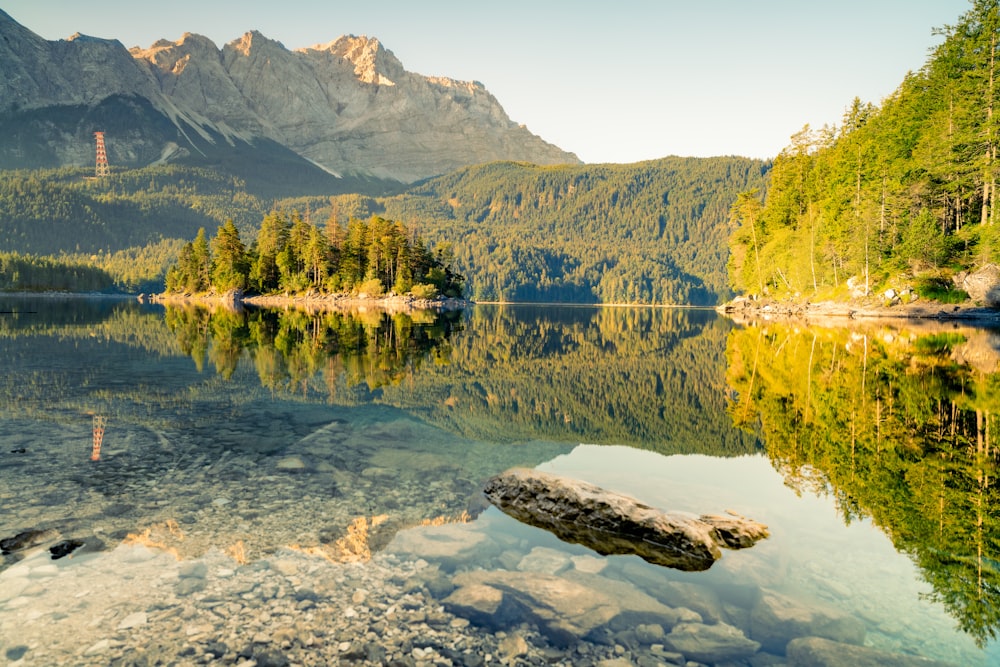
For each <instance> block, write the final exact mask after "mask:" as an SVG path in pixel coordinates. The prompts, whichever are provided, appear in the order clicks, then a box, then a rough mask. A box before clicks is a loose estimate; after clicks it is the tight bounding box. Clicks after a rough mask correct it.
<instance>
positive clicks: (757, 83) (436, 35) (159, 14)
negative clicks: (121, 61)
mask: <svg viewBox="0 0 1000 667" xmlns="http://www.w3.org/2000/svg"><path fill="white" fill-rule="evenodd" d="M969 7H970V4H969V2H968V0H838V1H837V2H829V3H827V2H815V1H814V0H686V1H683V2H681V1H676V0H659V1H657V0H615V1H614V2H610V1H608V2H587V1H585V0H507V1H506V2H475V1H474V0H424V1H422V2H421V1H419V0H378V1H377V2H365V1H364V0H351V1H349V2H342V1H340V0H283V1H282V0H267V1H259V0H238V1H234V0H169V1H168V2H148V3H144V2H136V1H132V2H128V1H125V0H87V1H86V2H84V1H82V0H0V8H2V9H3V10H4V11H6V12H7V13H8V14H10V15H11V16H12V17H13V18H14V19H15V20H17V21H18V22H19V23H21V24H22V25H24V26H26V27H27V28H29V29H31V30H32V31H34V32H36V33H37V34H39V35H41V36H42V37H45V38H46V39H60V38H65V37H68V36H69V35H71V34H73V33H74V32H81V33H84V34H87V35H93V36H96V37H108V38H116V39H118V40H120V41H121V42H122V43H124V44H125V46H143V47H145V46H149V45H150V44H152V43H153V42H154V41H156V40H157V39H160V38H166V39H170V40H176V39H179V38H180V36H181V35H182V34H183V33H185V32H194V33H198V34H201V35H205V36H207V37H209V38H211V39H212V40H214V41H215V42H216V44H218V45H219V46H221V45H223V44H225V43H226V42H229V41H231V40H233V39H236V38H238V37H240V36H241V35H242V34H243V33H245V32H247V31H249V30H259V31H260V32H262V33H263V34H265V35H266V36H268V37H270V38H271V39H275V40H278V41H280V42H282V43H283V44H284V45H285V46H286V47H288V48H290V49H294V48H299V47H304V46H311V45H313V44H318V43H325V42H329V41H331V40H333V39H335V38H337V37H339V36H340V35H343V34H355V35H369V36H372V37H377V38H378V39H379V40H380V41H381V42H382V43H383V45H384V46H385V47H386V48H388V49H389V50H391V51H392V52H393V53H395V54H396V56H397V57H398V58H399V59H400V60H401V61H402V62H403V65H404V66H405V67H406V69H408V70H410V71H412V72H418V73H420V74H426V75H434V76H447V77H451V78H455V79H463V80H470V79H475V80H478V81H482V82H483V83H484V84H485V85H486V87H487V88H488V89H489V90H490V92H492V93H493V94H494V95H495V96H496V97H497V98H498V99H499V100H500V103H501V104H502V105H503V107H504V109H505V110H506V111H507V113H508V115H510V117H511V118H512V119H513V120H514V121H516V122H518V123H524V124H525V125H527V127H528V129H529V130H531V131H532V132H534V133H535V134H538V135H539V136H541V137H542V138H543V139H545V140H547V141H549V142H552V143H554V144H556V145H558V146H559V147H561V148H563V149H565V150H569V151H573V152H575V153H576V154H577V155H578V156H579V157H580V158H581V159H582V160H584V161H585V162H636V161H639V160H646V159H653V158H659V157H663V156H666V155H692V156H713V155H746V156H750V157H772V156H774V155H776V154H777V153H778V152H779V151H780V150H781V149H782V148H784V147H785V146H787V145H788V143H789V137H790V136H791V135H792V134H793V133H795V132H797V131H798V130H799V129H800V128H801V127H802V126H803V125H804V124H806V123H809V124H810V125H812V126H813V127H820V126H822V125H823V124H824V123H838V122H839V121H840V118H841V116H842V115H843V112H844V109H845V108H846V107H847V106H848V105H849V104H850V102H851V100H852V99H853V98H854V97H855V96H858V97H860V98H861V99H862V100H865V101H870V102H875V103H878V102H879V101H880V100H881V99H882V98H883V97H885V96H886V95H888V94H889V93H891V92H892V91H893V90H895V88H896V87H897V86H898V85H899V83H900V82H901V81H902V79H903V76H904V75H905V74H906V72H907V71H910V70H917V69H920V67H921V66H922V65H923V64H924V62H925V61H926V59H927V53H928V49H929V48H930V47H932V46H933V45H935V44H937V43H939V41H940V39H941V38H940V37H935V36H933V35H932V29H933V28H935V27H940V26H942V25H945V24H952V23H955V22H956V20H957V19H958V17H959V16H960V15H961V14H962V13H964V12H965V11H966V10H967V9H968V8H969Z"/></svg>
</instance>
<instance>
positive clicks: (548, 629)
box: [444, 570, 683, 647]
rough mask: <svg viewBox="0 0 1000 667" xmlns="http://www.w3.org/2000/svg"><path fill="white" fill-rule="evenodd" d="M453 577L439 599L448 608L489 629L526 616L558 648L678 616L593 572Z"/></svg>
mask: <svg viewBox="0 0 1000 667" xmlns="http://www.w3.org/2000/svg"><path fill="white" fill-rule="evenodd" d="M452 581H453V582H454V584H455V585H456V586H458V588H457V589H456V590H455V591H454V592H453V593H452V594H451V595H450V596H448V598H446V599H445V601H444V604H445V607H446V608H447V609H448V610H449V611H450V612H451V613H454V614H456V615H459V616H462V617H465V618H468V619H469V620H470V621H473V622H478V623H480V624H481V625H486V626H488V627H491V628H500V627H503V626H504V624H509V623H521V622H524V621H526V620H527V621H528V622H531V623H535V624H536V625H538V627H539V629H540V630H541V632H542V633H543V634H545V635H546V636H547V637H548V638H549V640H550V641H551V642H552V643H553V644H556V645H558V646H563V647H565V646H569V645H571V644H573V643H575V642H576V641H577V640H578V639H580V638H585V639H588V640H590V641H596V642H604V643H606V642H607V641H608V640H609V638H610V637H611V636H612V635H613V633H614V632H615V631H617V630H622V629H624V628H628V627H634V626H635V625H638V624H657V625H660V626H661V627H673V626H674V625H675V624H677V623H678V622H679V620H680V619H681V618H683V615H682V614H681V613H680V612H678V611H677V610H674V609H671V608H669V607H666V606H664V605H662V604H660V603H659V602H657V601H656V600H654V599H653V598H651V597H649V596H648V595H646V594H645V593H643V592H642V591H640V590H639V589H637V588H635V587H634V586H631V585H629V584H625V583H623V582H618V581H611V580H609V579H605V578H604V577H600V576H597V575H577V576H575V577H574V578H573V579H568V578H566V577H559V576H555V575H551V574H545V573H541V572H510V571H507V570H494V571H490V570H471V571H468V572H462V573H459V574H457V575H455V577H454V578H453V580H452ZM497 592H499V594H500V595H497ZM512 610H515V611H514V612H513V613H512Z"/></svg>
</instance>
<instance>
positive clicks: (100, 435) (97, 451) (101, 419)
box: [90, 415, 108, 461]
mask: <svg viewBox="0 0 1000 667" xmlns="http://www.w3.org/2000/svg"><path fill="white" fill-rule="evenodd" d="M107 425H108V418H107V417H106V416H105V415H94V448H93V449H92V450H90V460H91V461H100V460H101V445H102V444H104V428H105V427H106V426H107Z"/></svg>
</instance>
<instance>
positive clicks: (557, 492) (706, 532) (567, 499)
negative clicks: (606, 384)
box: [484, 468, 768, 571]
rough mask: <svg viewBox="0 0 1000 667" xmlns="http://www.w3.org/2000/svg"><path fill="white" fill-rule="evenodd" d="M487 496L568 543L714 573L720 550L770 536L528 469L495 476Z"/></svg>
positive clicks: (742, 522)
mask: <svg viewBox="0 0 1000 667" xmlns="http://www.w3.org/2000/svg"><path fill="white" fill-rule="evenodd" d="M484 493H485V494H486V497H487V498H489V500H490V502H492V503H493V504H494V505H496V506H497V507H498V508H500V509H501V510H502V511H504V512H505V513H507V514H509V515H510V516H512V517H514V518H516V519H518V520H519V521H522V522H524V523H527V524H530V525H533V526H537V527H539V528H544V529H546V530H548V531H549V532H551V533H553V534H555V535H556V536H557V537H559V538H560V539H562V540H564V541H566V542H573V543H576V544H582V545H584V546H586V547H589V548H591V549H593V550H594V551H597V552H598V553H601V554H605V555H608V554H636V555H638V556H640V557H641V558H643V559H644V560H646V561H648V562H650V563H655V564H657V565H664V566H667V567H672V568H676V569H679V570H686V571H701V570H707V569H708V568H710V567H711V566H712V564H713V563H714V562H715V561H716V560H718V559H719V558H721V557H722V552H721V551H720V547H727V548H730V549H742V548H746V547H749V546H752V545H753V544H754V543H756V542H757V541H758V540H761V539H764V538H766V537H767V536H768V531H767V526H764V525H763V524H760V523H757V522H755V521H751V520H750V519H746V518H743V517H740V516H736V515H728V516H720V515H704V516H701V517H694V516H690V515H687V514H682V513H677V512H674V513H667V512H661V511H660V510H657V509H654V508H652V507H649V506H648V505H644V504H642V503H640V502H639V501H638V500H635V499H634V498H630V497H628V496H624V495H621V494H618V493H614V492H611V491H606V490H604V489H602V488H600V487H597V486H594V485H593V484H587V483H586V482H581V481H579V480H574V479H570V478H566V477H560V476H558V475H552V474H549V473H544V472H540V471H537V470H528V469H525V468H513V469H511V470H508V471H506V472H504V473H501V474H499V475H496V476H495V477H492V478H490V479H489V480H488V481H487V482H486V485H485V488H484Z"/></svg>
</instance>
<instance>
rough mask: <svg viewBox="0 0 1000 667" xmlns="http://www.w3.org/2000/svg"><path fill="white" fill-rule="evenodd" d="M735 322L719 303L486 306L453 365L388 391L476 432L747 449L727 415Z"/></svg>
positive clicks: (390, 397)
mask: <svg viewBox="0 0 1000 667" xmlns="http://www.w3.org/2000/svg"><path fill="white" fill-rule="evenodd" d="M730 326H731V325H730V324H729V323H728V322H727V321H725V320H722V319H719V318H718V317H717V316H716V315H715V313H713V312H711V311H692V310H681V309H659V308H573V307H554V306H514V307H483V306H477V307H476V308H475V309H474V310H473V311H472V312H471V314H470V316H469V324H468V326H467V327H466V328H465V331H464V332H463V334H462V336H460V337H457V338H456V340H455V341H454V352H453V354H452V357H451V364H450V365H449V366H448V367H447V368H440V367H429V368H426V369H424V371H423V372H421V373H420V374H418V375H417V376H415V377H414V379H413V383H412V384H411V383H407V384H405V385H399V386H394V387H392V388H391V389H386V390H385V392H384V396H383V399H384V400H385V401H386V402H390V403H392V404H393V405H399V406H401V407H406V408H411V409H419V410H421V411H422V414H424V415H425V416H426V418H427V419H429V420H431V421H433V422H435V423H437V424H439V425H441V426H442V427H444V428H447V429H448V430H450V431H452V432H456V433H460V434H462V435H463V436H465V437H468V438H471V439H481V440H489V441H498V440H508V441H523V440H531V439H536V438H546V439H552V440H558V441H564V442H573V443H580V442H586V443H594V444H622V445H629V446H633V447H639V448H643V449H651V450H655V451H660V452H664V453H691V452H697V453H704V454H714V455H719V456H733V455H737V454H746V453H748V452H751V451H753V450H754V448H755V440H754V438H753V437H752V436H750V435H748V434H746V433H743V432H740V431H739V430H738V429H735V428H733V426H732V423H731V422H730V421H729V419H728V417H727V416H726V414H725V365H724V359H723V356H722V352H723V350H724V347H725V337H726V332H727V330H728V328H729V327H730Z"/></svg>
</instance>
